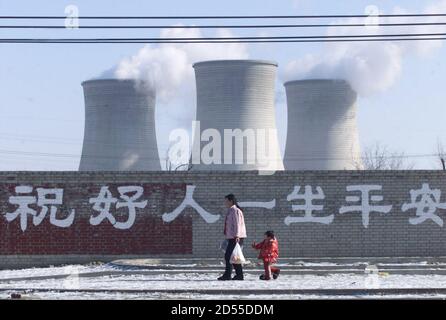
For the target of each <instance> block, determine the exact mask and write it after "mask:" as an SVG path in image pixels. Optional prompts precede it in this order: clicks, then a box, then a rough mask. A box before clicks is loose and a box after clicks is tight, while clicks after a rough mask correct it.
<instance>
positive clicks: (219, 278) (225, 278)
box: [217, 274, 231, 281]
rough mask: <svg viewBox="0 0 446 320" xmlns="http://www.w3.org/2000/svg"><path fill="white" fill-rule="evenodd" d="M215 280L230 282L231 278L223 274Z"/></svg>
mask: <svg viewBox="0 0 446 320" xmlns="http://www.w3.org/2000/svg"><path fill="white" fill-rule="evenodd" d="M217 280H220V281H227V280H231V276H227V275H225V274H224V275H222V276H221V277H218V278H217Z"/></svg>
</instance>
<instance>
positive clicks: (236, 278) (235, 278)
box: [232, 276, 243, 280]
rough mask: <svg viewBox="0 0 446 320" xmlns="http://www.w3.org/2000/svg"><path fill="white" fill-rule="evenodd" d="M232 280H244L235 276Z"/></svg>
mask: <svg viewBox="0 0 446 320" xmlns="http://www.w3.org/2000/svg"><path fill="white" fill-rule="evenodd" d="M232 280H243V276H234V277H233V278H232Z"/></svg>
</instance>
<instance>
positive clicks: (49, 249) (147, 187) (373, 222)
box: [0, 171, 446, 267]
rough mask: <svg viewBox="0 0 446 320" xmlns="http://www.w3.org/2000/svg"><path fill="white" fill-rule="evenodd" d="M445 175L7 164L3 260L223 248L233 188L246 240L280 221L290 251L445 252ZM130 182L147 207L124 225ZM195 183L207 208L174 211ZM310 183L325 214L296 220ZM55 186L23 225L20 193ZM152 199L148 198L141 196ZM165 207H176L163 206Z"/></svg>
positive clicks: (1, 194)
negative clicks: (102, 196)
mask: <svg viewBox="0 0 446 320" xmlns="http://www.w3.org/2000/svg"><path fill="white" fill-rule="evenodd" d="M445 178H446V174H445V173H443V172H441V171H300V172H298V171H282V172H277V173H276V174H274V175H270V176H268V175H258V174H257V172H255V171H253V172H248V171H246V172H225V171H220V172H189V173H187V172H177V173H169V172H0V213H1V215H2V216H1V217H0V261H1V262H0V266H3V267H4V266H17V265H21V266H22V265H29V264H31V265H32V264H44V263H53V264H55V263H62V262H70V263H72V262H77V261H78V262H85V261H88V259H89V258H91V259H92V260H110V259H116V258H118V257H136V256H138V257H149V256H150V257H163V256H164V257H219V256H221V253H220V252H219V250H218V248H217V247H218V243H219V241H220V240H222V239H223V234H222V231H223V223H224V214H225V209H224V208H223V197H224V195H226V194H227V193H234V194H235V195H236V196H237V197H238V198H239V201H240V202H242V203H241V205H242V206H244V212H245V220H246V225H247V229H248V230H247V231H248V238H249V239H247V242H248V243H251V242H252V241H253V240H257V241H258V240H260V239H262V237H263V233H264V232H265V231H266V230H268V229H273V230H274V231H275V232H276V234H277V236H278V239H279V242H280V253H281V257H382V256H392V257H409V256H446V241H445V240H446V231H445V227H444V226H443V225H442V224H443V220H444V219H445V218H446V204H444V202H446V200H445V195H443V194H441V192H445V191H446V179H445ZM17 186H22V187H23V186H30V187H32V188H33V189H32V192H31V194H28V195H26V194H20V195H18V194H17V193H16V187H17ZM122 186H133V187H138V188H141V189H142V190H143V193H142V195H141V197H139V198H138V199H135V201H133V202H134V203H140V206H141V208H135V221H134V222H133V223H128V224H127V227H128V228H127V229H125V228H124V229H118V228H116V227H117V226H118V225H119V223H123V222H126V221H127V220H128V218H129V208H128V207H126V206H125V205H122V204H121V205H120V206H121V207H120V208H116V204H117V203H125V202H126V201H125V196H127V197H129V198H132V197H133V196H134V194H135V193H125V192H123V195H124V197H122V196H121V195H120V192H119V190H120V189H118V188H119V187H122ZM191 186H195V189H194V190H193V199H194V200H195V201H196V204H197V205H199V206H200V207H201V208H202V209H204V210H205V211H200V208H198V209H199V211H197V210H195V209H194V208H192V207H187V208H186V209H185V210H184V211H182V212H179V215H178V216H175V212H174V210H175V209H176V208H177V207H179V206H180V205H181V203H182V201H183V200H184V198H185V194H186V191H187V189H188V188H189V192H191V191H192V188H191ZM296 186H300V190H296V189H295V187H296ZM305 186H311V193H319V194H323V195H319V196H315V197H316V198H318V197H319V199H318V200H314V201H313V203H312V204H313V205H314V207H313V209H322V210H320V211H318V210H316V211H314V212H313V216H316V217H319V218H322V219H321V220H319V221H318V222H308V221H305V219H303V221H293V219H294V218H296V217H298V218H302V217H304V216H305V212H304V211H303V209H308V210H309V209H311V206H306V207H305V206H303V207H299V205H304V204H305V201H304V200H303V199H300V200H299V199H298V198H299V197H301V195H302V194H303V193H304V192H305ZM355 186H356V187H355ZM357 186H360V187H361V188H363V189H364V188H368V187H367V186H373V187H369V188H371V189H375V190H374V191H371V192H370V195H369V197H364V198H365V199H367V198H370V199H371V200H370V206H367V203H366V202H367V201H366V200H361V199H360V197H359V196H361V192H360V191H348V190H351V189H355V188H357ZM364 186H366V187H364ZM102 187H108V191H110V194H108V196H109V197H114V198H115V200H114V201H113V199H112V201H111V204H110V210H109V212H110V214H111V216H113V217H114V218H115V219H116V221H117V222H116V223H115V225H114V224H113V222H112V220H111V218H110V216H107V217H106V218H105V219H104V220H103V221H102V222H101V223H99V224H96V225H95V224H92V223H91V221H92V220H91V218H92V217H93V218H94V217H97V216H98V215H100V211H101V208H104V205H103V204H102V205H100V206H99V207H94V205H95V203H94V198H96V197H98V194H99V193H100V191H101V188H102ZM317 187H320V188H317ZM380 187H382V190H379V188H380ZM38 188H42V189H38ZM50 188H53V189H63V199H62V200H63V203H62V204H61V205H60V204H53V206H54V207H55V208H56V211H55V212H54V216H53V217H52V218H51V212H50V211H51V204H46V206H47V207H48V210H49V211H48V212H47V213H46V215H45V217H43V219H42V220H41V221H40V222H39V219H36V221H33V215H37V216H38V215H39V214H41V213H42V211H41V210H42V207H43V206H45V202H46V203H49V202H52V201H51V200H48V199H51V198H52V199H54V197H53V196H50V195H48V196H45V197H41V201H43V203H42V202H40V203H33V204H30V205H29V207H30V208H31V209H32V210H34V213H33V211H32V210H31V211H29V212H28V213H26V211H25V214H23V215H24V216H27V219H26V221H27V225H26V228H25V229H24V231H23V230H22V229H23V224H22V225H21V220H20V219H21V215H20V214H19V215H17V217H15V218H14V213H15V212H16V210H17V208H18V207H19V206H18V205H17V204H14V203H19V202H21V203H22V205H23V206H24V203H26V201H28V202H29V203H31V202H36V201H37V198H38V192H40V193H41V195H42V194H43V191H44V190H45V189H50ZM347 189H348V190H347ZM364 190H365V189H364ZM417 190H418V191H417ZM19 191H20V190H19ZM22 191H23V190H22ZM53 191H54V190H53ZM121 191H125V190H123V189H121ZM293 191H295V192H293ZM307 191H310V187H307ZM15 196H31V198H14V197H15ZM355 196H356V197H357V198H356V199H354V197H355ZM380 196H382V200H381V198H380ZM11 197H12V198H11ZM346 197H347V198H346ZM352 197H353V198H352ZM411 198H413V200H414V201H412V199H411ZM20 199H22V200H20ZM33 199H34V200H33ZM45 199H47V200H45ZM90 199H93V200H92V201H90ZM146 200H147V203H146V204H145V206H143V204H141V202H143V201H146ZM53 203H57V201H56V200H54V201H53ZM411 203H421V204H422V205H420V204H418V205H417V206H418V207H417V206H412V205H411ZM189 204H192V205H193V204H194V203H193V202H189ZM307 204H309V202H307ZM404 204H406V205H405V206H404ZM358 205H359V207H358V208H353V209H354V210H363V209H364V210H367V209H368V210H370V212H369V220H368V221H367V219H366V214H364V212H365V213H366V211H364V212H360V211H353V212H345V213H342V212H344V211H348V208H347V209H346V208H344V209H345V210H344V209H342V208H343V207H346V206H358ZM256 206H257V207H256ZM262 206H263V207H262ZM293 206H294V207H293ZM317 206H323V207H319V208H318V207H317ZM389 206H391V207H389ZM24 207H26V206H24ZM417 208H418V209H417ZM72 209H74V210H75V215H74V220H73V221H72V223H71V224H69V225H67V226H65V227H62V226H58V225H60V224H61V221H62V222H63V221H65V222H66V221H67V219H68V217H70V214H71V213H72V211H71V210H72ZM96 209H97V210H96ZM293 209H294V211H293ZM376 210H377V211H385V212H386V213H382V212H381V213H380V212H376ZM172 212H174V213H172ZM7 213H10V214H11V213H12V214H13V215H6V214H7ZM165 213H171V214H170V215H167V216H166V215H164V216H163V214H165ZM309 213H311V212H309ZM7 217H9V220H11V221H8V220H7ZM93 220H94V219H93ZM206 220H207V221H206ZM214 220H216V221H214ZM121 226H122V225H121ZM245 253H246V255H247V256H248V257H255V255H256V252H255V251H254V250H252V249H250V248H248V247H247V248H246V249H245Z"/></svg>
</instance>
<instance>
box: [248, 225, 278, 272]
mask: <svg viewBox="0 0 446 320" xmlns="http://www.w3.org/2000/svg"><path fill="white" fill-rule="evenodd" d="M252 247H253V248H254V249H257V250H260V253H259V259H261V260H263V266H264V268H265V274H262V275H261V276H260V280H271V275H272V276H273V279H277V277H278V276H279V273H280V269H279V268H276V267H273V266H272V265H273V264H275V263H276V262H277V258H278V257H279V242H278V241H277V238H276V237H275V236H274V231H267V232H265V240H263V241H262V242H260V243H255V242H253V244H252Z"/></svg>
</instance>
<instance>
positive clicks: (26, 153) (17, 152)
mask: <svg viewBox="0 0 446 320" xmlns="http://www.w3.org/2000/svg"><path fill="white" fill-rule="evenodd" d="M0 154H8V155H24V156H43V157H61V158H80V157H81V156H82V157H87V158H99V159H115V158H120V157H110V156H101V155H85V154H82V155H81V154H67V153H48V152H34V151H20V150H7V149H0ZM431 157H438V154H437V153H429V154H412V155H402V154H399V155H389V156H384V158H386V159H408V158H431ZM366 158H367V159H368V158H372V159H374V158H382V156H376V157H375V156H372V157H369V156H361V157H354V158H339V157H332V158H326V157H293V158H291V160H295V161H314V160H354V159H366ZM142 159H152V158H151V157H142ZM160 159H161V160H165V159H166V158H165V157H160Z"/></svg>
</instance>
